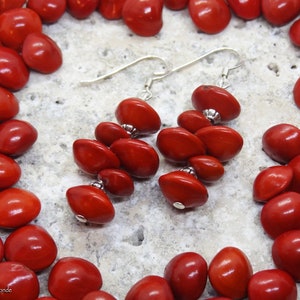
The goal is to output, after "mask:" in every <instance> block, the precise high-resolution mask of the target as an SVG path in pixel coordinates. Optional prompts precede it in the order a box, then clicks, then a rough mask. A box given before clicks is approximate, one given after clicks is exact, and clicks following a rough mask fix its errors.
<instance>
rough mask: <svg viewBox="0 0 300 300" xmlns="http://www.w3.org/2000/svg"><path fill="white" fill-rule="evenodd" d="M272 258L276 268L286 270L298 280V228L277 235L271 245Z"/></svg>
mask: <svg viewBox="0 0 300 300" xmlns="http://www.w3.org/2000/svg"><path fill="white" fill-rule="evenodd" d="M272 258H273V261H274V263H275V265H276V267H277V268H278V269H281V270H284V271H286V272H287V273H289V274H290V275H291V276H292V277H293V278H294V280H296V281H297V282H300V230H290V231H287V232H284V233H282V234H281V235H279V236H278V237H277V238H276V239H275V241H274V243H273V246H272Z"/></svg>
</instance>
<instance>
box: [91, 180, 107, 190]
mask: <svg viewBox="0 0 300 300" xmlns="http://www.w3.org/2000/svg"><path fill="white" fill-rule="evenodd" d="M90 185H91V186H93V187H96V188H97V189H99V190H104V183H103V181H102V180H98V181H93V182H91V183H90Z"/></svg>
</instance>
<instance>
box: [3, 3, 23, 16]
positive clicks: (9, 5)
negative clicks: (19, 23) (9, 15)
mask: <svg viewBox="0 0 300 300" xmlns="http://www.w3.org/2000/svg"><path fill="white" fill-rule="evenodd" d="M25 2H26V0H13V1H12V0H2V1H1V2H0V14H1V13H3V12H4V11H6V10H9V9H12V8H18V7H22V6H23V5H24V4H25Z"/></svg>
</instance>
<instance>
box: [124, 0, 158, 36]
mask: <svg viewBox="0 0 300 300" xmlns="http://www.w3.org/2000/svg"><path fill="white" fill-rule="evenodd" d="M122 17H123V20H124V23H125V24H126V25H127V26H128V28H129V29H130V30H131V31H132V32H133V33H135V34H137V35H140V36H145V37H150V36H154V35H156V34H158V33H159V32H160V30H161V28H162V26H163V0H126V2H125V3H124V6H123V9H122Z"/></svg>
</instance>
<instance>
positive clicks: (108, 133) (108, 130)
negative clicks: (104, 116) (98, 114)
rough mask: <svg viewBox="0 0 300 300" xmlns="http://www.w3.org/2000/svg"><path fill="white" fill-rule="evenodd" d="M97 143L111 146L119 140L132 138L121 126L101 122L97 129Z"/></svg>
mask: <svg viewBox="0 0 300 300" xmlns="http://www.w3.org/2000/svg"><path fill="white" fill-rule="evenodd" d="M95 137H96V139H97V141H99V142H101V143H103V144H105V145H106V146H110V145H111V144H112V143H113V142H114V141H116V140H119V139H126V138H130V134H129V133H128V132H127V131H126V130H125V129H124V128H123V127H122V126H120V125H119V124H117V123H113V122H101V123H99V124H98V125H97V126H96V128H95Z"/></svg>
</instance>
